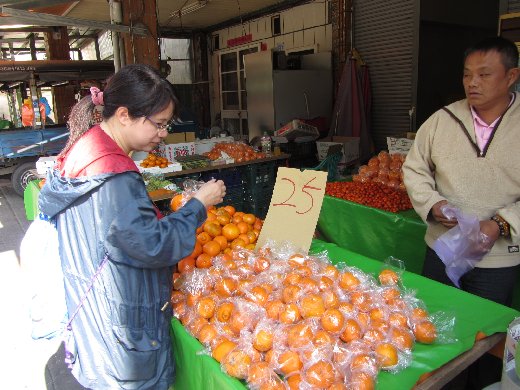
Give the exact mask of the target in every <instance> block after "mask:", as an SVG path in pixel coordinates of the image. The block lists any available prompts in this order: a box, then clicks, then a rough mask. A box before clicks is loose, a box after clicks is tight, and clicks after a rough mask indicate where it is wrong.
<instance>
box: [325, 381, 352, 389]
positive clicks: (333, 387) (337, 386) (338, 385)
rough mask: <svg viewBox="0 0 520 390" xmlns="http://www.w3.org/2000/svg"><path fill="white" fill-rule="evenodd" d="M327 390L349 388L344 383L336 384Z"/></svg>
mask: <svg viewBox="0 0 520 390" xmlns="http://www.w3.org/2000/svg"><path fill="white" fill-rule="evenodd" d="M327 390H347V386H345V384H344V383H343V382H334V383H333V384H332V385H330V386H329V388H328V389H327Z"/></svg>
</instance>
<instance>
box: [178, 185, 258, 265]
mask: <svg viewBox="0 0 520 390" xmlns="http://www.w3.org/2000/svg"><path fill="white" fill-rule="evenodd" d="M181 203H182V195H180V194H179V195H176V196H175V197H174V198H173V199H172V201H171V209H172V210H174V211H176V210H178V209H179V208H180V207H181V206H180V204H181ZM207 213H208V218H207V219H206V222H204V224H203V225H202V226H201V227H199V228H198V229H197V231H196V235H197V239H196V241H195V248H194V249H193V252H192V253H191V254H190V255H189V256H187V257H185V258H184V259H182V260H181V261H179V263H178V264H177V268H178V271H179V273H185V272H188V271H190V270H192V269H193V268H194V267H196V268H208V267H211V265H212V262H213V258H214V257H215V256H217V255H219V254H221V253H229V252H231V250H232V249H234V248H239V247H240V248H246V249H250V250H253V249H254V248H255V244H256V240H257V239H258V236H259V235H260V230H261V229H262V225H263V221H262V220H261V219H260V218H257V217H256V216H255V215H254V214H249V213H244V212H242V211H236V210H235V208H234V207H233V206H230V205H228V206H223V207H219V208H215V207H211V208H210V209H208V211H207Z"/></svg>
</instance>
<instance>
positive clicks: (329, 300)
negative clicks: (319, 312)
mask: <svg viewBox="0 0 520 390" xmlns="http://www.w3.org/2000/svg"><path fill="white" fill-rule="evenodd" d="M321 297H322V298H323V304H324V305H325V309H337V308H339V304H340V302H339V297H338V294H336V293H335V292H334V291H332V290H326V291H324V292H323V293H322V294H321Z"/></svg>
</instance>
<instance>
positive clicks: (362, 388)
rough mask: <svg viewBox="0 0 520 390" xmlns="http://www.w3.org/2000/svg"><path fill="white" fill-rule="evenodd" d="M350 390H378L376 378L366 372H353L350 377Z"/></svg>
mask: <svg viewBox="0 0 520 390" xmlns="http://www.w3.org/2000/svg"><path fill="white" fill-rule="evenodd" d="M348 388H349V389H356V390H374V389H375V388H376V385H375V380H374V378H373V377H372V376H371V375H370V374H369V373H367V372H365V371H356V372H353V373H352V375H351V377H350V383H349V386H348Z"/></svg>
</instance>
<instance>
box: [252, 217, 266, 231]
mask: <svg viewBox="0 0 520 390" xmlns="http://www.w3.org/2000/svg"><path fill="white" fill-rule="evenodd" d="M263 224H264V221H262V220H261V219H260V218H257V219H256V221H255V223H254V224H253V229H254V230H258V231H260V230H262V226H263Z"/></svg>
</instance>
